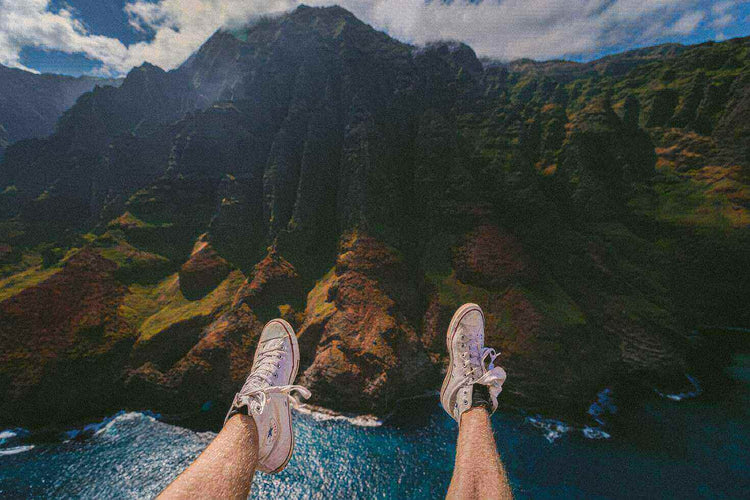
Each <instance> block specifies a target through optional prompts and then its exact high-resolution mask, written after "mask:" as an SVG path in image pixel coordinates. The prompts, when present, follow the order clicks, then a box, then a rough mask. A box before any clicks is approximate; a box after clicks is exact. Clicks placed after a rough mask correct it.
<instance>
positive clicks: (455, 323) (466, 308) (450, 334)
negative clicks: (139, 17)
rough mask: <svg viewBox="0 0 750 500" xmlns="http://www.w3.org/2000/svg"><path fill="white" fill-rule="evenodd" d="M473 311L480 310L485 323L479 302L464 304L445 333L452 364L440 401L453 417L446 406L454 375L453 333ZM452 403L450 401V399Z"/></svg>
mask: <svg viewBox="0 0 750 500" xmlns="http://www.w3.org/2000/svg"><path fill="white" fill-rule="evenodd" d="M471 311H479V314H481V315H482V323H484V312H483V311H482V308H481V307H479V306H478V305H477V304H472V303H468V304H464V305H462V306H461V307H459V308H458V310H457V311H456V312H455V313H453V317H452V318H451V322H450V324H449V325H448V331H447V332H446V335H445V347H446V349H447V350H448V356H449V359H450V364H449V365H448V371H447V372H446V373H445V378H444V379H443V387H442V388H441V389H440V403H441V404H442V405H443V409H444V410H445V411H446V412H447V413H448V415H450V416H451V417H452V416H453V414H452V413H451V411H450V409H449V408H446V406H445V401H444V399H445V389H446V388H447V387H448V383H449V382H450V380H451V377H452V375H453V348H452V345H453V335H454V334H455V333H456V327H457V326H458V324H459V323H460V322H461V320H462V319H463V318H464V316H466V315H467V314H468V313H469V312H471ZM449 403H450V401H449Z"/></svg>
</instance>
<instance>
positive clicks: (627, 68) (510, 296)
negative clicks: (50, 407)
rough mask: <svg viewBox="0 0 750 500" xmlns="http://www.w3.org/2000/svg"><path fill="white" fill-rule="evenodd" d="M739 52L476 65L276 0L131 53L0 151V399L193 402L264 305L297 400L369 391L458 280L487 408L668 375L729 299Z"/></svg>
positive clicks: (215, 390) (201, 399) (660, 52)
mask: <svg viewBox="0 0 750 500" xmlns="http://www.w3.org/2000/svg"><path fill="white" fill-rule="evenodd" d="M746 51H747V40H744V39H740V40H732V41H728V42H725V43H722V44H704V45H701V46H695V47H682V46H679V47H675V46H669V47H659V48H653V49H643V50H640V51H635V52H631V53H627V54H623V55H621V56H610V57H608V58H605V59H602V60H600V61H597V62H594V63H587V64H580V65H579V64H576V63H564V64H563V63H535V62H533V61H521V62H516V63H511V64H509V65H498V64H487V65H484V66H483V65H482V64H481V63H480V61H479V60H477V58H476V56H475V54H474V52H473V51H472V50H471V49H470V48H469V47H467V46H465V45H462V44H457V43H440V44H433V45H430V46H427V47H423V48H419V49H417V48H414V47H411V46H408V45H406V44H403V43H400V42H398V41H396V40H393V39H391V38H389V37H388V36H386V35H385V34H383V33H380V32H377V31H375V30H373V29H372V28H370V27H369V26H367V25H365V24H363V23H362V22H360V21H359V20H357V19H356V18H354V17H353V16H352V15H351V14H350V13H348V12H347V11H345V10H343V9H340V8H337V7H332V8H325V9H312V8H306V7H301V8H299V9H297V10H295V11H294V12H293V13H290V14H288V15H286V16H283V17H281V18H278V19H272V20H265V21H262V22H260V23H258V24H256V25H254V26H252V27H249V28H247V29H242V30H237V31H234V32H218V33H216V34H215V35H214V36H213V37H211V38H210V39H209V40H208V41H207V42H206V43H205V44H204V46H203V47H202V48H201V49H200V50H199V51H198V52H196V54H194V55H193V56H192V57H191V58H190V59H188V61H186V62H185V64H183V66H181V67H180V68H178V69H177V70H174V71H171V72H164V71H162V70H161V69H159V68H157V67H154V66H151V65H148V64H146V65H144V66H142V67H140V68H136V69H134V70H132V71H131V73H130V74H129V75H128V76H127V78H126V79H125V81H124V82H123V84H122V86H121V87H120V88H117V89H116V88H97V89H95V90H94V91H93V92H90V93H88V94H85V95H83V96H82V97H81V98H80V99H79V100H78V101H77V103H76V104H75V106H73V107H72V108H71V109H70V110H69V111H67V112H66V113H65V115H64V116H63V117H62V119H61V120H60V122H59V124H58V127H57V132H56V133H55V134H54V135H52V136H50V137H48V138H45V139H37V140H32V141H22V142H20V143H18V144H16V145H13V146H11V147H10V148H9V149H8V150H7V153H6V156H5V159H4V161H3V163H2V165H1V166H0V193H2V194H0V214H2V217H0V266H1V267H0V271H1V273H2V274H0V280H1V281H0V308H2V309H0V310H1V311H2V315H3V318H2V319H3V321H2V324H3V326H2V332H1V333H2V336H0V361H2V366H0V381H2V382H3V384H2V386H3V387H4V388H6V389H4V390H5V392H4V393H3V397H2V399H1V400H0V410H1V411H2V413H0V418H2V419H3V421H5V420H7V421H8V422H27V421H28V422H31V423H48V422H58V423H59V422H61V421H62V420H64V419H65V418H67V419H75V418H78V417H86V416H89V415H91V414H94V413H97V412H105V411H108V410H109V409H112V408H118V407H123V406H127V407H134V408H136V407H137V408H149V409H153V410H159V411H163V412H167V413H175V414H190V413H195V412H198V411H200V410H201V409H204V410H206V409H207V408H213V410H210V411H213V412H215V415H214V416H216V418H217V419H218V418H220V417H221V416H222V415H221V414H222V413H223V410H224V408H225V407H226V405H227V404H228V401H229V400H230V399H231V397H232V394H233V392H234V391H235V390H236V388H237V387H238V386H239V385H240V384H241V382H242V380H243V379H244V377H245V376H246V374H247V372H248V370H249V367H250V366H251V364H252V355H253V352H254V349H255V345H256V342H257V337H258V335H259V333H260V329H261V328H262V326H263V323H264V322H265V321H267V320H269V319H271V318H273V317H276V316H282V317H284V318H286V319H287V320H289V321H290V322H291V323H292V324H293V325H294V326H295V328H297V331H298V335H299V341H300V347H301V351H302V352H301V355H302V371H301V372H300V375H301V379H302V381H303V382H304V383H305V384H306V385H307V386H309V387H310V388H311V389H312V390H313V400H312V402H314V403H317V404H320V405H323V406H327V407H331V408H334V409H339V410H345V411H353V412H374V413H378V414H385V413H387V412H388V411H390V410H391V409H392V408H393V405H395V404H396V403H397V401H398V400H399V399H401V398H404V397H409V396H414V395H417V394H421V393H424V392H425V391H430V390H435V389H437V387H439V383H440V380H441V371H442V370H443V369H444V365H445V363H446V361H447V360H446V357H447V356H446V352H445V343H444V335H445V329H446V328H447V325H448V322H449V320H450V317H451V315H452V313H453V311H454V310H455V309H456V308H457V307H458V306H460V305H461V304H462V303H464V302H469V301H471V302H476V303H479V304H480V305H481V306H482V307H483V308H484V310H485V313H486V318H487V342H488V345H492V346H494V347H499V348H500V349H501V350H502V351H503V356H502V357H501V358H500V359H501V360H502V363H503V365H504V366H506V367H507V371H508V373H509V381H508V383H507V387H506V390H505V391H504V394H503V398H502V403H503V404H504V405H506V407H515V408H523V409H526V410H531V411H539V412H542V413H545V414H549V415H554V416H565V417H567V418H572V419H576V420H582V419H584V415H585V409H586V408H587V407H588V405H589V404H590V403H591V401H593V400H595V398H596V394H597V392H599V391H600V390H601V389H602V388H603V387H608V386H618V387H619V386H621V385H622V386H627V387H629V390H628V394H629V395H630V396H633V395H636V396H639V395H643V394H646V393H652V392H653V391H652V386H653V385H657V386H659V387H661V388H663V389H664V390H671V389H675V390H679V389H680V384H681V383H683V381H684V373H686V372H688V371H691V370H692V369H693V368H692V367H691V365H690V364H689V362H688V359H689V355H688V354H689V351H690V348H691V347H690V341H689V338H688V336H687V332H689V331H690V330H691V329H692V328H694V327H695V326H696V325H701V324H744V323H746V322H747V321H750V318H749V317H748V316H747V310H746V308H744V307H743V297H744V296H745V295H746V293H743V292H746V291H747V275H746V273H745V272H744V270H745V269H747V268H748V264H750V262H748V255H747V252H746V251H745V250H746V248H747V243H748V225H749V224H750V216H749V215H748V206H749V205H748V188H747V172H748V165H750V158H748V155H747V151H748V144H747V134H746V133H745V132H746V131H745V129H744V128H743V127H744V123H745V122H746V121H747V120H746V118H747V110H746V109H745V108H746V107H747V106H746V104H747V101H748V86H747V85H746V83H747V79H748V74H750V73H749V71H750V70H749V69H748V65H747V60H746V56H744V54H745V52H746ZM743 120H744V121H743ZM81 262H89V263H90V266H84V265H81V264H80V263H81ZM73 289H75V294H74V295H72V296H71V297H72V299H71V300H70V301H66V302H65V307H64V308H62V309H60V308H61V307H62V306H61V305H59V304H58V301H60V300H61V299H60V297H61V296H63V295H65V294H67V293H69V290H73ZM71 293H72V292H71ZM80 294H83V295H82V296H81V297H78V295H80ZM91 294H94V295H91ZM73 299H74V300H73ZM58 309H59V311H58ZM41 310H45V311H47V312H45V314H41V313H40V311H41ZM53 311H58V312H55V313H54V314H53ZM49 314H53V316H54V317H53V316H49V317H48V315H49ZM60 314H62V316H60ZM51 322H54V325H51V324H50V323H51ZM93 324H95V325H96V327H95V328H94V327H90V325H93ZM87 325H89V326H87ZM82 329H83V330H85V331H83V330H82ZM94 330H96V331H94ZM81 332H83V333H81ZM87 332H88V333H87ZM19 335H20V336H22V337H23V341H22V342H19V341H17V340H16V337H17V336H19ZM102 367H106V369H103V368H102ZM93 373H96V376H95V377H94V376H93V375H91V374H93ZM76 377H93V378H92V380H95V381H96V384H97V391H106V392H107V394H109V395H110V396H108V397H107V398H103V397H96V398H95V397H94V395H95V394H100V392H97V391H86V390H79V389H75V387H78V386H77V385H76V384H75V383H73V382H74V380H75V379H76ZM60 381H66V383H62V382H60ZM67 382H70V383H69V384H68V383H67ZM633 388H635V389H633ZM639 388H640V389H639ZM639 390H642V392H640V393H639ZM50 391H56V392H57V393H58V394H60V395H61V396H60V397H64V398H66V401H68V402H70V405H71V408H70V409H69V410H70V411H69V412H68V413H65V414H64V415H63V414H61V413H47V412H44V411H41V410H39V409H40V408H46V407H45V406H44V404H46V403H44V401H46V400H45V397H46V396H45V395H48V394H50ZM43 396H44V397H43ZM76 403H78V404H76ZM19 407H24V408H27V409H28V411H24V412H20V413H19V412H18V411H15V410H14V409H16V408H19Z"/></svg>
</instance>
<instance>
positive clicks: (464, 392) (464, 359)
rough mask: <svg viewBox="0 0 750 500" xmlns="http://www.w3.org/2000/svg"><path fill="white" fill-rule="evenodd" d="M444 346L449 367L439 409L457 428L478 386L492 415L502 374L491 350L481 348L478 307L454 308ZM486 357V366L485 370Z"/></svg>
mask: <svg viewBox="0 0 750 500" xmlns="http://www.w3.org/2000/svg"><path fill="white" fill-rule="evenodd" d="M447 345H448V354H449V355H450V365H449V366H448V372H447V373H446V374H445V380H444V381H443V388H442V389H441V391H440V402H441V403H442V405H443V409H445V411H446V412H448V415H450V416H451V417H452V418H453V419H454V420H455V421H456V422H458V423H459V424H460V423H461V415H462V414H463V412H465V411H466V410H468V409H470V408H471V407H472V394H473V389H474V384H481V385H485V386H487V389H488V391H489V395H490V399H491V405H492V408H491V409H490V408H488V411H489V413H490V414H492V413H493V412H494V411H495V410H496V409H497V396H498V395H499V394H500V392H501V391H502V390H503V382H505V379H506V374H505V370H503V369H502V368H500V367H499V366H494V364H493V363H494V361H495V358H496V357H497V356H498V354H497V353H496V352H495V350H494V349H489V348H487V347H484V314H483V313H482V309H481V308H480V307H479V306H478V305H476V304H464V305H462V306H461V307H459V308H458V310H457V311H456V313H455V314H454V315H453V319H451V322H450V325H449V326H448V335H447ZM488 356H489V357H490V362H489V366H487V367H485V360H486V359H487V357H488Z"/></svg>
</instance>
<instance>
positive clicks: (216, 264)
mask: <svg viewBox="0 0 750 500" xmlns="http://www.w3.org/2000/svg"><path fill="white" fill-rule="evenodd" d="M230 269H231V266H230V265H229V263H228V262H227V261H226V260H224V259H223V258H221V256H220V255H219V254H218V253H216V250H214V249H213V248H212V247H211V245H210V244H209V243H208V242H207V241H202V240H199V241H198V243H196V244H195V248H193V253H192V254H191V255H190V258H189V259H188V260H187V262H185V263H184V264H183V265H182V267H180V289H181V290H182V293H183V295H185V297H187V298H189V299H198V298H200V297H203V296H204V295H206V294H207V293H208V292H210V291H211V290H213V289H214V288H216V286H217V285H218V284H219V283H221V282H222V281H224V278H226V277H227V274H229V271H230Z"/></svg>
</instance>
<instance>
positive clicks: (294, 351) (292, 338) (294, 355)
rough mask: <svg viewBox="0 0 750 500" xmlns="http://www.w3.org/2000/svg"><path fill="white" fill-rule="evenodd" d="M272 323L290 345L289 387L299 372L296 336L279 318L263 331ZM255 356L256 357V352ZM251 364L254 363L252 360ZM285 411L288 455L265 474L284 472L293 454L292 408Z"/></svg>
mask: <svg viewBox="0 0 750 500" xmlns="http://www.w3.org/2000/svg"><path fill="white" fill-rule="evenodd" d="M272 323H279V324H280V325H281V326H282V327H283V328H284V331H286V334H287V337H288V338H289V341H290V342H291V344H292V362H293V363H292V372H291V374H290V375H289V380H288V381H287V383H286V385H290V384H292V383H294V380H295V379H296V378H297V371H298V370H299V343H298V342H297V335H296V334H295V333H294V328H292V325H290V324H289V323H288V322H287V321H285V320H283V319H280V318H279V319H272V320H271V321H269V322H268V323H266V326H264V327H263V329H264V330H265V329H266V327H268V325H270V324H272ZM261 335H262V334H261ZM255 354H256V356H257V354H258V350H256V352H255ZM253 362H255V361H254V360H253ZM286 411H287V412H288V417H287V421H288V422H289V433H290V435H291V436H292V445H291V446H290V447H289V454H288V455H287V457H286V460H284V462H283V463H282V464H281V465H280V466H279V467H277V468H276V469H274V470H272V471H264V472H266V474H277V473H279V472H281V471H282V470H284V468H286V466H287V464H289V460H291V459H292V453H293V452H294V429H293V428H292V408H291V406H290V405H287V407H286Z"/></svg>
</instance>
